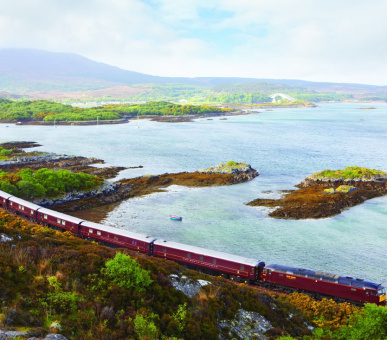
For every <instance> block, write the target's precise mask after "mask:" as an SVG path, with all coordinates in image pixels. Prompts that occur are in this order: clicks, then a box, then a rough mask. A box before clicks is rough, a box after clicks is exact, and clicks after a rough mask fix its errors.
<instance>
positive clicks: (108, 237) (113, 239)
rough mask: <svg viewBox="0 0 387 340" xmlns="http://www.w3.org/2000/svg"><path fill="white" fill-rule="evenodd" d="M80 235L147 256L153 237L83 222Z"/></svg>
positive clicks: (151, 247)
mask: <svg viewBox="0 0 387 340" xmlns="http://www.w3.org/2000/svg"><path fill="white" fill-rule="evenodd" d="M80 229H81V230H80V231H81V235H82V236H83V237H85V238H90V239H93V240H96V241H100V242H104V243H107V244H111V245H115V246H119V247H123V248H128V249H131V250H135V251H139V252H141V253H145V254H148V255H151V254H152V251H153V241H154V240H155V238H154V237H151V236H147V235H143V234H138V233H134V232H132V231H128V230H123V229H119V228H114V227H108V226H105V225H102V224H98V223H93V222H89V221H83V222H82V223H81V228H80Z"/></svg>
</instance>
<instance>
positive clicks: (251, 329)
mask: <svg viewBox="0 0 387 340" xmlns="http://www.w3.org/2000/svg"><path fill="white" fill-rule="evenodd" d="M218 327H219V330H220V331H221V330H222V329H229V332H228V334H227V336H225V335H223V336H222V335H220V337H219V339H220V340H227V339H230V338H231V337H232V336H234V337H235V334H236V335H237V336H238V339H259V340H266V339H267V338H266V337H265V335H264V333H265V332H266V331H267V330H269V329H270V328H272V325H271V323H270V322H269V321H268V320H266V319H265V318H264V317H263V316H261V315H259V314H258V313H255V312H248V311H245V310H243V309H239V311H238V313H237V314H236V316H235V319H234V320H231V321H229V320H222V321H220V322H219V326H218Z"/></svg>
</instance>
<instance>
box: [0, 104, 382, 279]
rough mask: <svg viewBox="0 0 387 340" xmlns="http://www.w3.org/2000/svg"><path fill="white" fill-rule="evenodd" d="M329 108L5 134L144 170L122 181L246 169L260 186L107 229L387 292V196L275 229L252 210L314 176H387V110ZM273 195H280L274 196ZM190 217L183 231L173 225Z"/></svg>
mask: <svg viewBox="0 0 387 340" xmlns="http://www.w3.org/2000/svg"><path fill="white" fill-rule="evenodd" d="M361 106H369V104H325V105H321V106H320V107H319V108H315V109H282V110H280V109H276V110H275V111H262V112H259V113H257V114H251V115H248V116H239V117H228V118H227V120H219V118H215V119H214V120H207V119H202V120H198V121H195V122H193V123H181V124H167V123H157V122H150V121H141V122H140V128H139V129H137V128H136V123H129V124H125V125H111V126H101V125H100V126H99V127H96V126H89V127H77V126H62V127H60V126H58V127H56V128H54V127H52V126H50V127H44V126H15V125H9V127H6V125H1V124H0V141H9V140H30V141H36V142H38V143H41V144H42V145H43V146H42V147H40V148H39V149H40V150H44V151H52V152H56V153H64V154H76V155H82V156H87V157H89V156H93V157H97V158H102V159H104V160H105V161H106V163H107V164H108V165H117V166H137V165H142V166H144V168H143V169H135V170H125V171H123V172H121V174H120V176H119V178H125V177H136V176H140V175H145V174H160V173H165V172H170V173H171V172H180V171H194V170H197V169H200V168H204V167H209V166H212V165H215V164H218V163H219V162H226V161H229V160H234V161H244V162H247V163H249V164H251V165H252V166H253V167H254V168H255V169H257V170H258V172H259V173H260V176H259V177H257V178H256V179H254V180H253V181H250V182H248V183H243V184H239V185H234V186H227V187H211V188H200V189H196V188H195V189H190V188H184V187H177V186H174V187H170V188H169V190H168V191H167V192H163V193H157V194H153V195H150V196H147V197H143V198H137V199H133V200H129V201H126V202H123V203H122V204H121V205H120V206H119V207H118V208H117V209H116V210H115V211H113V212H112V213H111V214H110V215H109V216H108V218H107V220H106V221H104V223H106V224H109V225H113V226H117V227H121V228H127V229H129V230H133V231H137V232H141V233H146V234H149V235H152V236H156V237H160V238H164V239H168V240H174V241H177V242H183V243H188V244H192V245H197V246H201V247H206V248H210V249H215V250H219V251H225V252H229V253H234V254H238V255H243V256H247V257H253V258H259V259H260V260H264V261H265V262H266V263H280V264H286V265H290V266H299V267H304V268H308V269H316V270H317V269H319V270H324V271H328V272H334V273H339V274H344V275H350V276H356V277H360V278H364V279H368V280H373V281H378V282H383V283H387V274H386V269H387V232H386V231H387V223H386V220H387V196H386V197H381V198H376V199H373V200H369V201H367V202H366V203H365V204H362V205H360V206H357V207H354V208H351V209H350V210H348V211H345V212H344V213H342V214H341V215H339V216H336V217H333V218H327V219H321V220H301V221H293V220H276V219H271V218H268V217H267V213H268V210H267V208H261V207H258V208H255V207H247V206H245V205H244V203H246V202H249V201H251V200H252V199H255V198H258V197H262V198H269V197H278V195H279V194H278V191H279V190H284V189H291V188H292V187H293V186H294V185H295V184H297V183H299V182H300V181H301V180H302V179H303V178H304V177H305V176H307V175H309V174H311V173H313V172H316V171H320V170H323V169H327V168H331V169H341V168H344V167H346V166H350V165H359V166H365V167H369V168H377V169H382V170H385V171H386V170H387V151H386V150H387V105H383V104H378V105H374V106H375V107H376V109H375V110H358V109H356V108H358V107H361ZM268 190H271V191H273V192H272V193H265V191H268ZM170 214H176V215H181V216H183V221H182V222H174V221H171V220H169V218H168V216H169V215H170Z"/></svg>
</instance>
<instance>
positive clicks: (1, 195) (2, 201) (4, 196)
mask: <svg viewBox="0 0 387 340" xmlns="http://www.w3.org/2000/svg"><path fill="white" fill-rule="evenodd" d="M10 197H12V195H11V194H9V193H8V192H5V191H1V190H0V205H1V206H2V207H3V208H4V209H8V199H9V198H10Z"/></svg>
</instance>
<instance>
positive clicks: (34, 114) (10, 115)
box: [0, 99, 237, 125]
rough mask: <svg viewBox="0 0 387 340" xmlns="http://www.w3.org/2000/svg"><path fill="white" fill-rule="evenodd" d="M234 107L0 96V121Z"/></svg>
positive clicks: (63, 120) (113, 117) (196, 113)
mask: <svg viewBox="0 0 387 340" xmlns="http://www.w3.org/2000/svg"><path fill="white" fill-rule="evenodd" d="M235 111H237V110H235V109H232V108H229V107H218V106H208V105H181V104H174V103H171V102H166V101H158V102H147V103H142V104H114V105H112V104H108V105H101V106H97V107H89V108H79V107H73V106H71V105H65V104H61V103H56V102H53V101H48V100H36V101H30V100H26V101H14V100H9V99H0V122H7V123H9V122H15V123H16V122H18V123H19V124H48V125H49V124H54V123H56V124H58V125H60V124H64V125H66V124H71V123H74V122H91V123H94V124H95V123H96V122H100V123H101V124H103V123H104V122H109V123H114V122H115V123H127V122H128V120H129V119H131V118H134V117H147V118H152V117H159V118H160V117H169V118H171V117H182V116H189V117H194V118H199V117H204V116H206V115H226V114H231V113H232V112H235ZM161 121H162V120H161Z"/></svg>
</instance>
